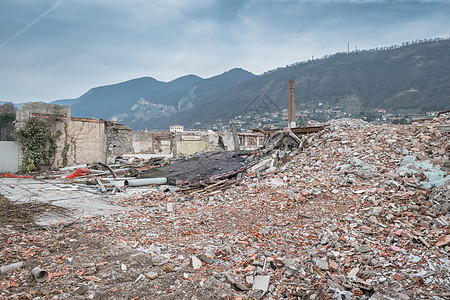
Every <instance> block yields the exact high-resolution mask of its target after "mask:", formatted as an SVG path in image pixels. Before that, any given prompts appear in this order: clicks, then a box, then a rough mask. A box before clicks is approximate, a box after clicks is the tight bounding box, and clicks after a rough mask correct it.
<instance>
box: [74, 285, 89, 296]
mask: <svg viewBox="0 0 450 300" xmlns="http://www.w3.org/2000/svg"><path fill="white" fill-rule="evenodd" d="M87 290H88V285H87V284H83V285H82V286H80V287H78V288H76V289H75V290H74V291H73V293H74V294H76V295H82V294H84V293H86V291H87Z"/></svg>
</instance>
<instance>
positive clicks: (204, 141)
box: [130, 131, 264, 156]
mask: <svg viewBox="0 0 450 300" xmlns="http://www.w3.org/2000/svg"><path fill="white" fill-rule="evenodd" d="M238 137H239V138H238V140H239V143H240V149H241V150H256V149H258V148H259V147H261V146H262V145H263V142H264V135H263V134H262V133H242V132H239V133H238ZM132 144H133V147H132V148H133V149H132V152H130V153H135V154H166V155H175V156H177V155H191V154H194V153H197V152H201V151H224V150H225V151H226V150H228V151H231V150H234V140H233V134H232V133H231V132H214V131H185V132H177V133H170V132H152V131H133V132H132Z"/></svg>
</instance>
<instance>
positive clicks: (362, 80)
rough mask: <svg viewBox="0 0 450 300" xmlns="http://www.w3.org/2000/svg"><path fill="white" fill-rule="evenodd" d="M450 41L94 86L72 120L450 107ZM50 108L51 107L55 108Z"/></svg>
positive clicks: (155, 124)
mask: <svg viewBox="0 0 450 300" xmlns="http://www.w3.org/2000/svg"><path fill="white" fill-rule="evenodd" d="M449 65H450V40H449V39H438V38H436V39H434V40H426V41H416V42H414V43H404V44H403V45H402V46H390V47H383V48H377V49H371V50H358V51H352V52H349V53H336V54H333V55H329V56H325V57H323V58H321V59H314V60H308V61H304V62H299V63H295V64H292V65H290V66H286V67H283V68H278V69H276V70H271V71H268V72H266V73H264V74H262V75H258V76H257V75H254V74H252V73H250V72H248V71H245V70H243V69H239V68H237V69H232V70H230V71H228V72H225V73H223V74H220V75H217V76H214V77H211V78H206V79H203V78H200V77H198V76H195V75H187V76H184V77H180V78H178V79H175V80H173V81H170V82H161V81H158V80H156V79H154V78H151V77H143V78H137V79H133V80H130V81H126V82H122V83H118V84H114V85H108V86H102V87H96V88H93V89H91V90H89V91H88V92H87V93H85V94H84V95H82V96H81V97H79V98H77V99H68V100H64V101H66V102H67V101H68V103H70V101H73V104H72V115H73V116H77V117H95V118H102V119H111V120H117V121H120V122H122V123H124V124H126V125H129V126H131V127H132V128H133V129H136V130H137V129H143V128H159V129H167V127H168V126H169V125H171V124H182V125H187V126H189V125H192V124H195V123H196V122H200V123H206V122H213V121H215V120H217V119H221V120H225V121H226V120H229V119H232V118H234V117H236V116H238V115H252V114H262V113H265V112H273V111H280V110H282V109H285V108H287V102H288V85H289V80H291V79H293V80H295V87H296V91H295V94H296V106H297V109H300V110H303V111H306V110H315V109H317V108H318V107H319V106H320V107H321V108H324V109H327V108H328V109H331V108H333V109H340V110H342V111H346V112H348V113H352V114H357V113H360V112H368V111H371V110H374V109H386V110H388V111H390V112H394V113H395V112H398V113H400V112H402V113H423V112H427V111H436V110H447V109H450V107H449V106H450V68H448V66H449ZM53 103H55V102H53Z"/></svg>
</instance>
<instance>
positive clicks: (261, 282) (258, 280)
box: [252, 275, 270, 292]
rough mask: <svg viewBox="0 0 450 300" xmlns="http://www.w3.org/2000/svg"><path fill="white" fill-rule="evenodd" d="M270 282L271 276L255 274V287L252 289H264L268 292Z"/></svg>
mask: <svg viewBox="0 0 450 300" xmlns="http://www.w3.org/2000/svg"><path fill="white" fill-rule="evenodd" d="M269 282H270V276H269V275H267V276H255V279H254V280H253V287H252V290H262V291H264V292H267V289H268V288H269Z"/></svg>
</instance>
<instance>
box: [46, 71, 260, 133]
mask: <svg viewBox="0 0 450 300" xmlns="http://www.w3.org/2000/svg"><path fill="white" fill-rule="evenodd" d="M254 76H255V75H254V74H252V73H250V72H248V71H245V70H243V69H233V70H230V71H228V72H225V73H223V74H221V75H217V76H214V77H212V78H207V79H202V78H200V77H198V76H196V75H187V76H183V77H180V78H177V79H175V80H173V81H170V82H161V81H158V80H156V79H154V78H151V77H143V78H137V79H133V80H129V81H126V82H122V83H118V84H113V85H107V86H101V87H96V88H93V89H91V90H89V91H88V92H87V93H85V94H83V95H82V96H81V97H79V98H77V99H69V100H64V101H68V102H70V101H72V102H73V104H72V115H73V116H77V117H88V118H90V117H95V118H101V119H111V120H116V121H120V122H122V123H124V124H127V125H130V126H132V127H133V128H134V129H141V128H152V127H156V128H157V127H158V126H159V124H160V123H162V122H164V121H165V120H166V119H168V118H170V119H172V117H173V116H174V115H177V114H180V113H182V112H183V111H186V110H190V109H193V108H194V107H195V106H197V105H200V104H201V103H202V102H205V101H208V100H210V99H214V98H216V97H218V96H219V95H220V94H221V93H223V92H224V91H226V90H228V89H229V88H231V87H233V86H236V85H238V84H240V83H242V82H243V81H246V80H248V79H249V78H251V77H254ZM58 101H59V102H60V103H61V100H57V101H53V102H52V103H55V104H58Z"/></svg>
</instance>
